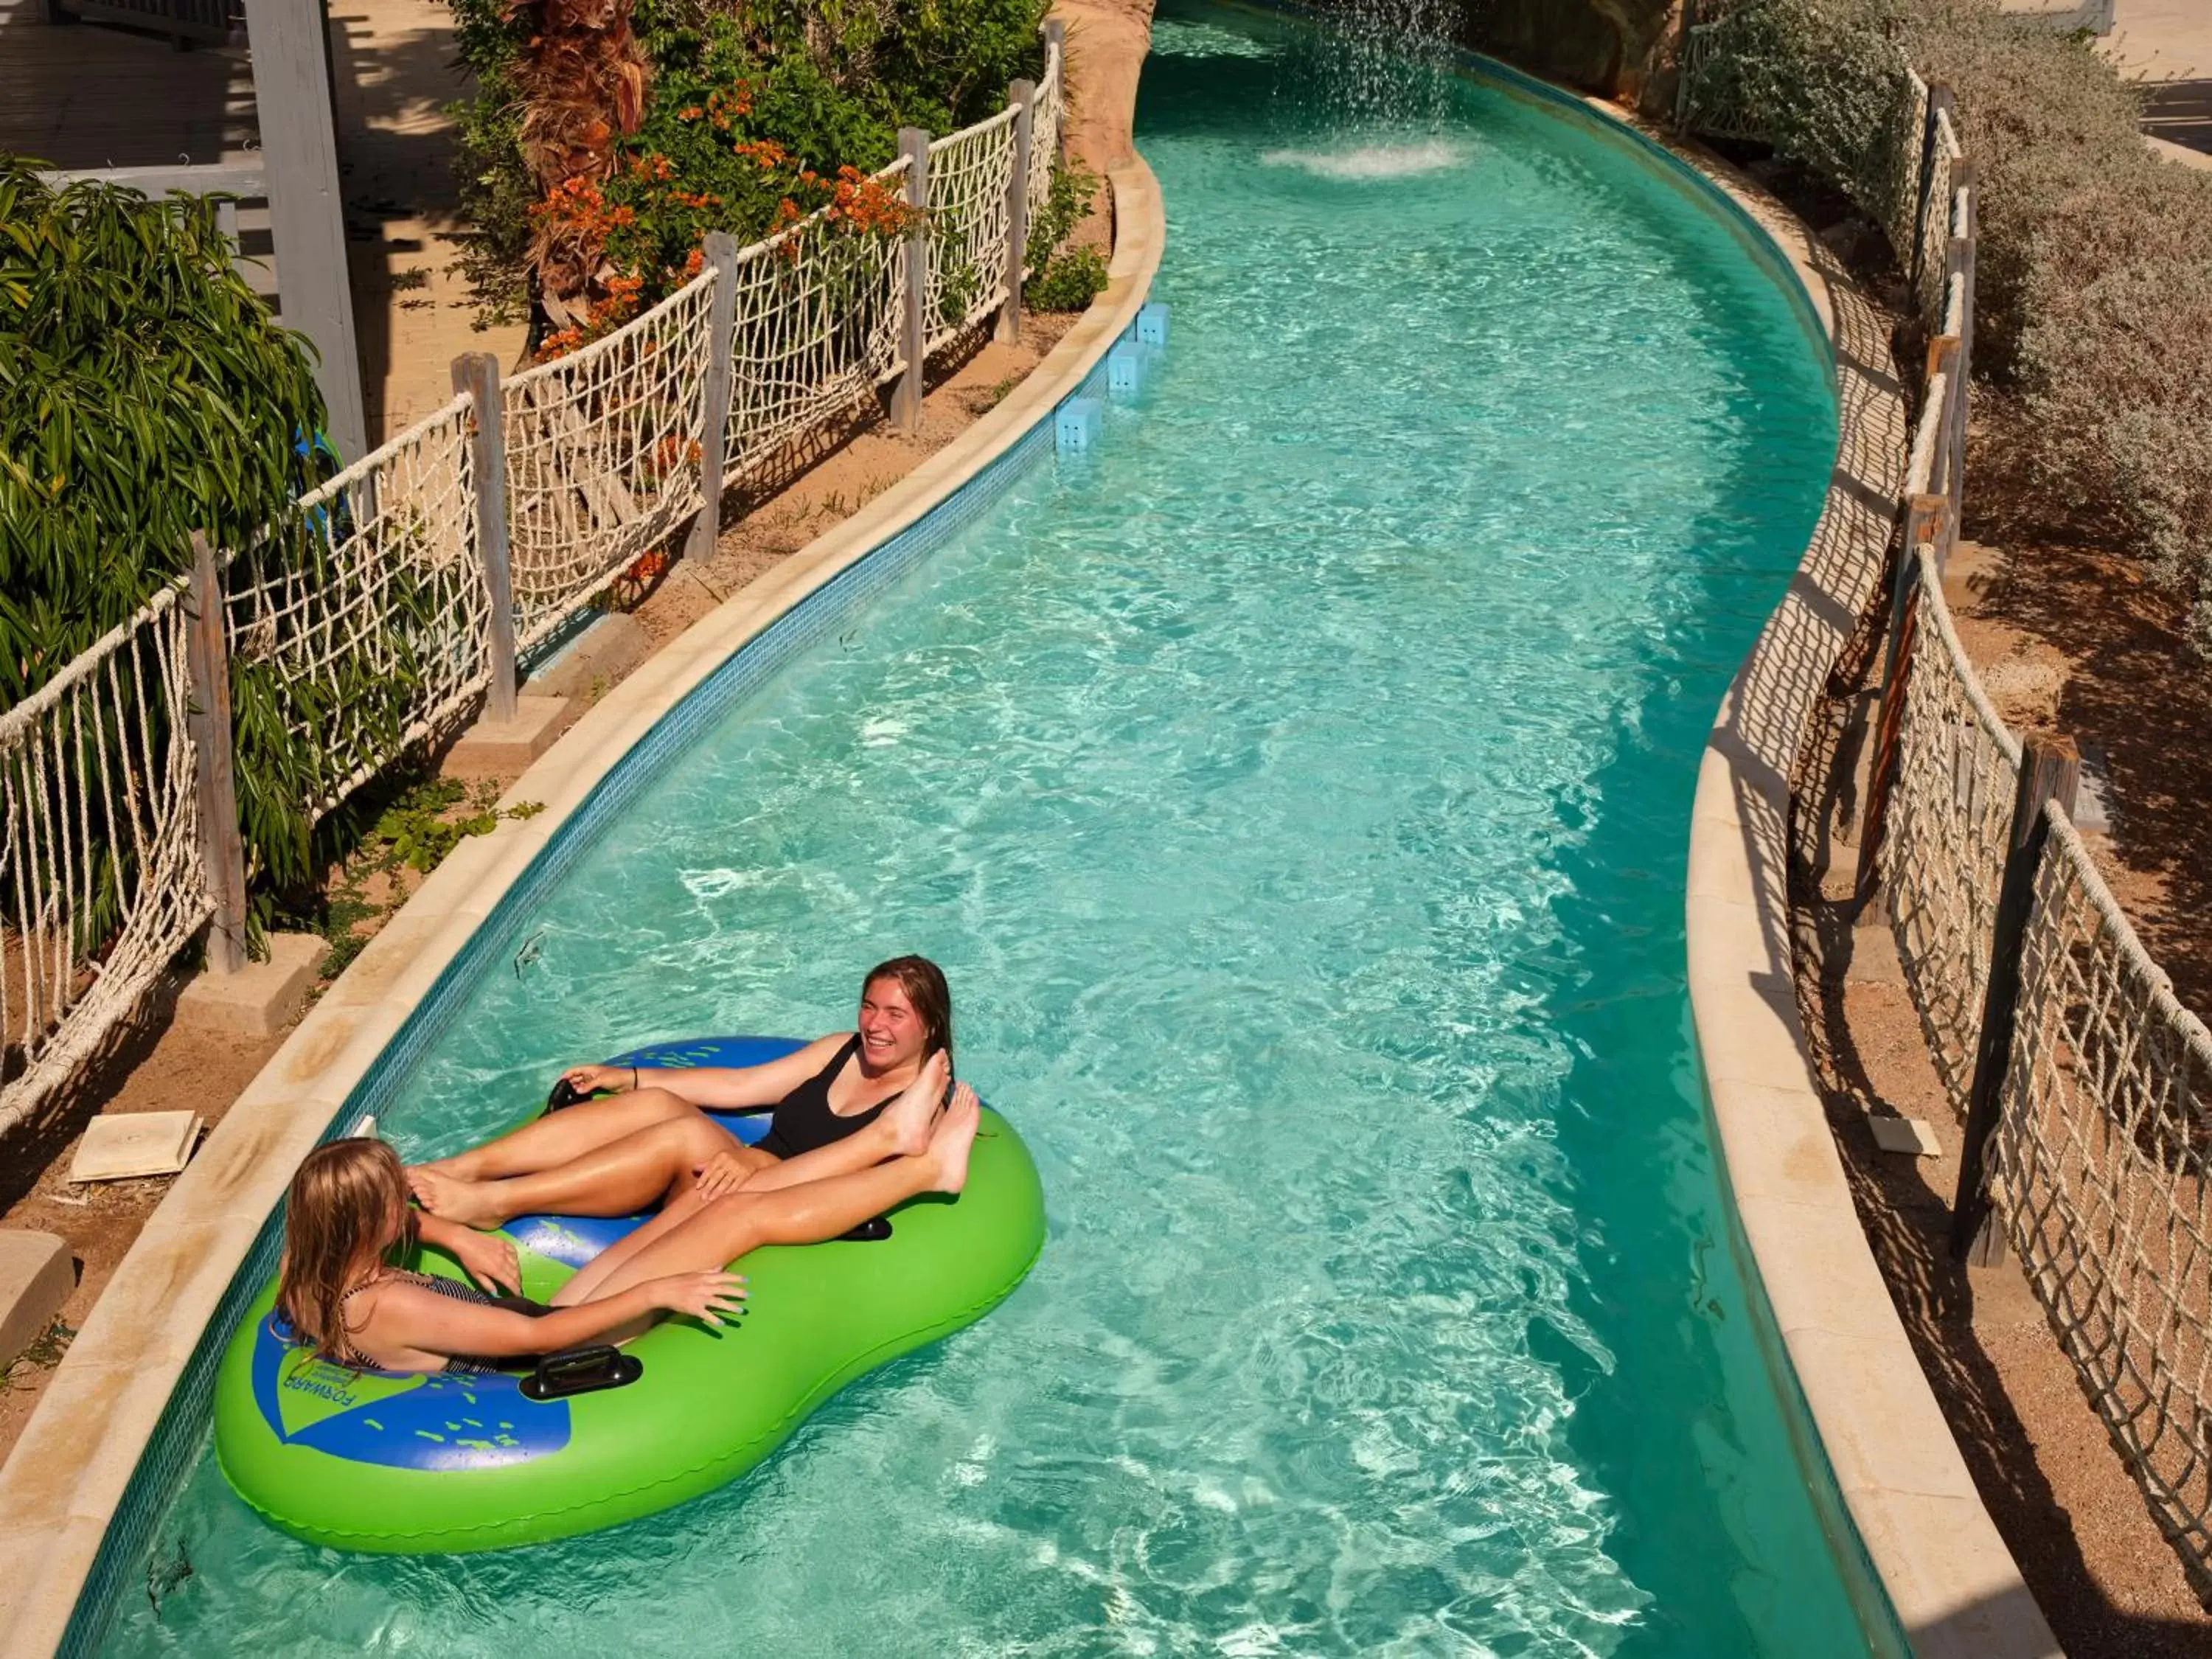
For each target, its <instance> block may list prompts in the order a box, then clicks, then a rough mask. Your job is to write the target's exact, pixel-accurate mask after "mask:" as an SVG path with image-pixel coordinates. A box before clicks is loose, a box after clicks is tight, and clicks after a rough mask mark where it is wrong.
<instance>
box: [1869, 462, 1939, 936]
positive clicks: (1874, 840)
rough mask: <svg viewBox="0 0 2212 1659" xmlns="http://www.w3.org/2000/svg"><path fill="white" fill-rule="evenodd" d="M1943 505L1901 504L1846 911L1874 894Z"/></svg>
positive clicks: (1926, 498) (1930, 500)
mask: <svg viewBox="0 0 2212 1659" xmlns="http://www.w3.org/2000/svg"><path fill="white" fill-rule="evenodd" d="M1947 512H1948V504H1947V503H1946V502H1945V501H1944V500H1943V498H1942V496H1941V495H1915V496H1914V497H1912V499H1911V501H1907V502H1906V503H1905V538H1904V543H1903V545H1902V546H1901V547H1900V548H1899V550H1898V555H1897V581H1896V585H1895V586H1893V588H1891V590H1890V599H1889V647H1888V655H1887V660H1886V661H1885V663H1884V665H1883V667H1882V674H1881V704H1880V708H1879V712H1878V713H1877V714H1876V716H1875V744H1874V765H1873V769H1871V770H1870V771H1869V774H1868V775H1867V798H1866V805H1865V809H1864V810H1863V811H1861V812H1860V814H1859V862H1858V869H1857V872H1855V873H1854V875H1853V876H1852V878H1851V908H1852V909H1853V911H1854V912H1857V911H1859V910H1863V908H1865V906H1866V903H1867V901H1868V900H1869V898H1871V897H1872V896H1873V895H1874V886H1875V854H1876V853H1877V851H1878V850H1879V849H1880V848H1881V831H1882V824H1883V821H1884V820H1885V819H1886V818H1887V817H1888V815H1889V793H1890V790H1891V788H1892V787H1893V785H1894V783H1895V781H1896V778H1897V750H1898V738H1899V732H1901V731H1902V729H1903V725H1904V720H1905V681H1906V680H1907V679H1908V678H1910V677H1911V673H1912V650H1913V645H1914V636H1915V635H1917V632H1918V617H1919V614H1920V613H1919V611H1917V609H1916V608H1915V607H1914V605H1913V603H1912V595H1913V592H1914V589H1915V587H1916V586H1917V583H1918V581H1919V571H1920V566H1921V563H1922V561H1923V559H1924V558H1926V557H1927V554H1926V553H1925V552H1923V549H1926V548H1928V547H1929V546H1931V545H1932V544H1934V543H1935V542H1936V538H1939V537H1940V536H1941V535H1942V521H1943V517H1944V514H1945V513H1947Z"/></svg>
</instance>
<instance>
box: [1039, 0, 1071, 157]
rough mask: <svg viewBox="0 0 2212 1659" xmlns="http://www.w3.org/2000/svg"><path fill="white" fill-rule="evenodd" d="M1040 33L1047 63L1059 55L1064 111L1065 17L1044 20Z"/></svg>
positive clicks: (1057, 155)
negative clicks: (1055, 54) (1055, 55)
mask: <svg viewBox="0 0 2212 1659" xmlns="http://www.w3.org/2000/svg"><path fill="white" fill-rule="evenodd" d="M1040 33H1042V34H1043V36H1044V49H1045V55H1046V58H1047V60H1048V61H1049V59H1050V58H1051V57H1052V55H1053V54H1054V53H1057V54H1059V57H1060V107H1061V108H1062V109H1066V107H1067V19H1066V18H1065V17H1048V18H1046V19H1045V20H1044V27H1043V28H1042V30H1041V31H1040ZM1055 137H1057V135H1055ZM1059 159H1060V152H1059V151H1058V150H1057V149H1055V150H1054V152H1053V160H1054V161H1058V160H1059Z"/></svg>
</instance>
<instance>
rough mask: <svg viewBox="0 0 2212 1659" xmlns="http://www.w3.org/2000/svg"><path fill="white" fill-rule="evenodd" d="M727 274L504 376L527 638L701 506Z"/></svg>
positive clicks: (515, 564) (517, 593)
mask: <svg viewBox="0 0 2212 1659" xmlns="http://www.w3.org/2000/svg"><path fill="white" fill-rule="evenodd" d="M714 283H715V274H714V271H713V270H703V271H702V272H701V273H700V274H699V275H698V276H695V277H693V278H692V279H691V281H690V282H689V283H685V284H684V287H682V288H681V289H678V290H677V292H675V293H674V294H672V295H670V296H669V297H668V298H667V299H665V300H664V301H661V302H660V303H659V305H657V306H655V307H653V309H652V310H651V311H648V312H647V313H645V314H644V315H643V316H641V317H639V318H637V319H635V320H634V321H632V322H629V323H627V324H625V325H623V326H622V327H621V328H619V329H617V330H616V331H615V332H613V333H611V334H610V335H607V336H606V337H604V338H602V339H598V340H594V341H592V343H591V344H589V345H587V346H585V347H583V348H582V349H580V350H578V351H576V352H574V353H572V354H571V355H570V356H566V357H559V358H556V359H555V360H554V361H553V362H547V363H540V364H539V365H538V367H536V368H527V369H525V370H524V371H523V372H522V373H521V374H518V375H516V376H515V377H514V378H513V380H508V381H507V382H505V384H504V385H503V386H501V392H500V401H501V404H502V409H501V421H502V423H503V425H504V427H505V432H504V434H503V436H504V439H505V442H506V446H507V568H508V573H509V580H511V581H512V582H513V592H514V639H515V645H516V647H517V648H519V649H521V650H528V649H529V648H530V647H532V645H534V644H536V643H537V642H538V641H540V640H542V639H544V637H545V636H546V635H549V634H550V633H552V632H553V631H554V630H555V629H558V628H559V627H560V626H561V624H562V623H563V622H565V621H566V620H567V619H568V614H569V612H571V611H574V609H575V608H576V606H577V605H579V604H580V603H581V602H582V601H583V600H585V599H588V598H590V597H591V596H592V594H593V593H596V592H599V590H600V589H601V588H604V587H605V586H606V585H607V583H608V582H610V581H611V580H613V579H614V578H615V577H616V576H617V575H619V574H621V573H622V572H623V570H624V569H626V568H629V566H630V565H631V564H633V563H635V562H636V561H637V559H638V558H639V557H640V556H642V555H643V554H645V553H646V552H647V551H648V550H651V549H653V547H655V546H657V545H658V544H659V543H660V542H661V541H663V540H664V539H665V538H666V537H667V535H668V533H669V532H671V530H673V529H674V528H675V527H676V526H677V525H678V523H679V522H681V521H682V520H685V519H688V518H690V516H691V515H692V514H693V513H696V512H697V511H698V510H699V507H700V505H701V497H700V489H699V452H700V445H699V434H700V420H701V416H702V410H703V408H704V399H705V392H706V381H707V368H708V361H709V356H710V349H709V348H710V343H709V339H708V332H709V328H710V325H711V321H712V316H713V311H714Z"/></svg>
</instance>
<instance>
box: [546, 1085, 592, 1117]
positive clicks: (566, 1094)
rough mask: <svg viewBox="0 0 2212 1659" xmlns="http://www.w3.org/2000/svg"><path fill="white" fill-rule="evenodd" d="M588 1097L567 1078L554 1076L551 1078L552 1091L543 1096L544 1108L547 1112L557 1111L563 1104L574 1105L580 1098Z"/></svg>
mask: <svg viewBox="0 0 2212 1659" xmlns="http://www.w3.org/2000/svg"><path fill="white" fill-rule="evenodd" d="M590 1098H591V1097H590V1096H589V1095H587V1094H586V1093H585V1092H584V1091H582V1090H581V1089H579V1088H578V1087H577V1086H576V1085H574V1084H573V1083H571V1082H569V1081H568V1079H567V1078H565V1077H556V1078H555V1079H553V1089H552V1092H550V1094H548V1095H547V1096H546V1097H545V1109H546V1110H547V1111H549V1112H557V1111H559V1110H560V1109H562V1107H563V1106H574V1104H575V1103H577V1102H578V1101H580V1100H589V1099H590Z"/></svg>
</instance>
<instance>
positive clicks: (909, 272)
mask: <svg viewBox="0 0 2212 1659" xmlns="http://www.w3.org/2000/svg"><path fill="white" fill-rule="evenodd" d="M899 154H900V155H903V156H905V157H906V158H907V169H906V200H907V205H908V207H911V208H914V209H915V210H918V211H924V212H926V211H927V210H928V207H929V135H928V134H927V133H926V132H924V131H922V130H921V128H920V127H901V128H900V129H899ZM928 301H929V226H928V225H927V223H926V222H925V223H921V224H919V225H917V226H916V227H915V229H914V231H913V233H912V234H910V235H908V238H907V239H906V311H905V313H904V315H902V317H901V318H900V319H899V351H900V355H901V356H903V357H904V358H905V359H906V367H905V368H903V369H902V370H901V371H900V373H899V379H898V385H897V386H895V387H894V388H892V391H891V424H892V425H893V426H895V427H896V428H898V429H899V430H900V431H902V432H916V431H919V430H921V372H922V368H923V366H924V365H925V363H926V362H927V360H928V356H929V327H928V323H927V318H926V316H925V313H927V310H928V308H929V306H928Z"/></svg>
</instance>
